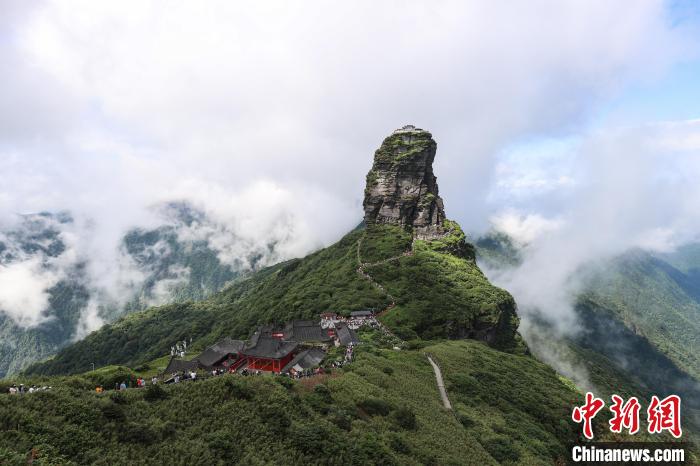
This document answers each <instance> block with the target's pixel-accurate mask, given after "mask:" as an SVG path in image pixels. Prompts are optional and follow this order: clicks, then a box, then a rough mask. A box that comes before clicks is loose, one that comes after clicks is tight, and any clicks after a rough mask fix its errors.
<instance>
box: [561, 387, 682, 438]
mask: <svg viewBox="0 0 700 466" xmlns="http://www.w3.org/2000/svg"><path fill="white" fill-rule="evenodd" d="M611 398H612V405H611V406H610V411H612V413H613V417H612V419H610V421H609V422H608V424H610V432H614V433H616V434H620V433H622V431H623V429H627V430H628V431H629V434H630V435H634V434H636V433H637V432H639V412H640V410H641V405H640V404H639V400H638V399H637V397H634V396H633V397H631V398H630V399H629V400H627V402H625V400H624V399H623V398H622V397H621V396H618V395H612V396H611ZM603 406H605V402H604V401H603V400H602V399H600V398H596V397H595V396H594V395H593V393H591V392H587V393H586V403H585V404H584V405H583V406H575V407H574V410H573V412H572V413H571V419H573V420H574V422H576V423H579V424H580V423H583V435H584V436H585V437H586V438H587V439H592V438H593V418H594V417H595V416H596V414H598V412H600V410H601V409H603ZM647 423H648V424H647V431H648V432H649V433H650V434H660V433H662V432H663V431H665V430H667V431H668V432H669V433H670V434H671V435H673V436H674V437H675V438H680V437H681V435H682V434H683V431H682V430H681V398H680V397H679V396H678V395H669V396H667V397H666V398H664V399H663V400H659V397H658V396H656V395H654V396H652V397H651V402H650V403H649V407H648V408H647Z"/></svg>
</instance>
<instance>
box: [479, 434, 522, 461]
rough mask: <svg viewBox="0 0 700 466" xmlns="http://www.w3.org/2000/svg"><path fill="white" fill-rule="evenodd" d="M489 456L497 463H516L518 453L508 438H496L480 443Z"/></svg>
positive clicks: (518, 457)
mask: <svg viewBox="0 0 700 466" xmlns="http://www.w3.org/2000/svg"><path fill="white" fill-rule="evenodd" d="M481 444H482V445H483V447H484V448H485V449H486V451H488V452H489V455H491V456H493V459H495V460H496V461H498V462H499V463H503V462H504V461H518V459H520V453H518V450H517V449H516V448H515V446H514V445H513V441H512V440H511V439H509V438H508V437H503V436H498V437H491V438H488V439H486V440H485V441H483V442H481Z"/></svg>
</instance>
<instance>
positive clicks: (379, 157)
mask: <svg viewBox="0 0 700 466" xmlns="http://www.w3.org/2000/svg"><path fill="white" fill-rule="evenodd" d="M436 149H437V144H436V142H435V140H434V139H433V136H432V134H430V132H428V131H425V130H423V129H420V128H416V127H415V126H413V125H406V126H404V127H402V128H400V129H397V130H396V131H394V132H393V133H392V134H391V135H389V136H388V137H387V138H386V139H384V141H383V142H382V145H381V147H380V148H379V149H377V151H376V152H375V153H374V163H373V165H372V169H371V170H370V171H369V173H368V174H367V185H366V187H365V198H364V202H363V206H364V210H365V223H366V224H368V225H370V224H394V225H399V226H402V227H404V228H408V229H412V231H413V234H414V236H415V237H416V238H420V239H430V238H435V237H439V236H442V234H443V233H444V228H443V224H444V221H445V208H444V205H443V202H442V199H441V198H440V195H439V193H438V185H437V178H436V177H435V174H434V173H433V161H434V160H435V152H436Z"/></svg>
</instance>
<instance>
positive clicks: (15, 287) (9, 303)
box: [0, 258, 59, 327]
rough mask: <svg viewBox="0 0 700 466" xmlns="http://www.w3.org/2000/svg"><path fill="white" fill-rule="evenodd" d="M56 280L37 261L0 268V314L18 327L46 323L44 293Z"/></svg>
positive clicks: (47, 303) (46, 293) (47, 302)
mask: <svg viewBox="0 0 700 466" xmlns="http://www.w3.org/2000/svg"><path fill="white" fill-rule="evenodd" d="M58 280H59V275H58V274H57V273H56V272H54V271H52V270H47V269H46V268H44V267H43V265H42V262H41V259H40V258H31V259H27V260H24V261H20V262H14V263H11V264H6V265H3V264H0V311H2V312H4V313H5V314H7V315H8V316H9V317H10V318H12V319H13V320H14V321H15V322H16V323H17V325H19V326H21V327H32V326H36V325H38V324H40V323H41V322H44V321H46V320H47V319H49V318H50V317H49V316H48V315H47V314H46V311H47V310H48V307H49V293H48V290H49V289H50V288H51V287H52V286H54V285H55V284H56V283H58Z"/></svg>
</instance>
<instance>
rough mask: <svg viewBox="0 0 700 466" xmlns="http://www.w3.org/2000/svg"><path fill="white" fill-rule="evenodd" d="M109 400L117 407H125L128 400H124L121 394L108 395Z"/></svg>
mask: <svg viewBox="0 0 700 466" xmlns="http://www.w3.org/2000/svg"><path fill="white" fill-rule="evenodd" d="M109 399H110V400H112V401H113V402H114V403H116V404H118V405H125V404H126V403H127V402H128V400H127V399H126V395H125V394H124V393H122V392H112V393H110V394H109Z"/></svg>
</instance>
